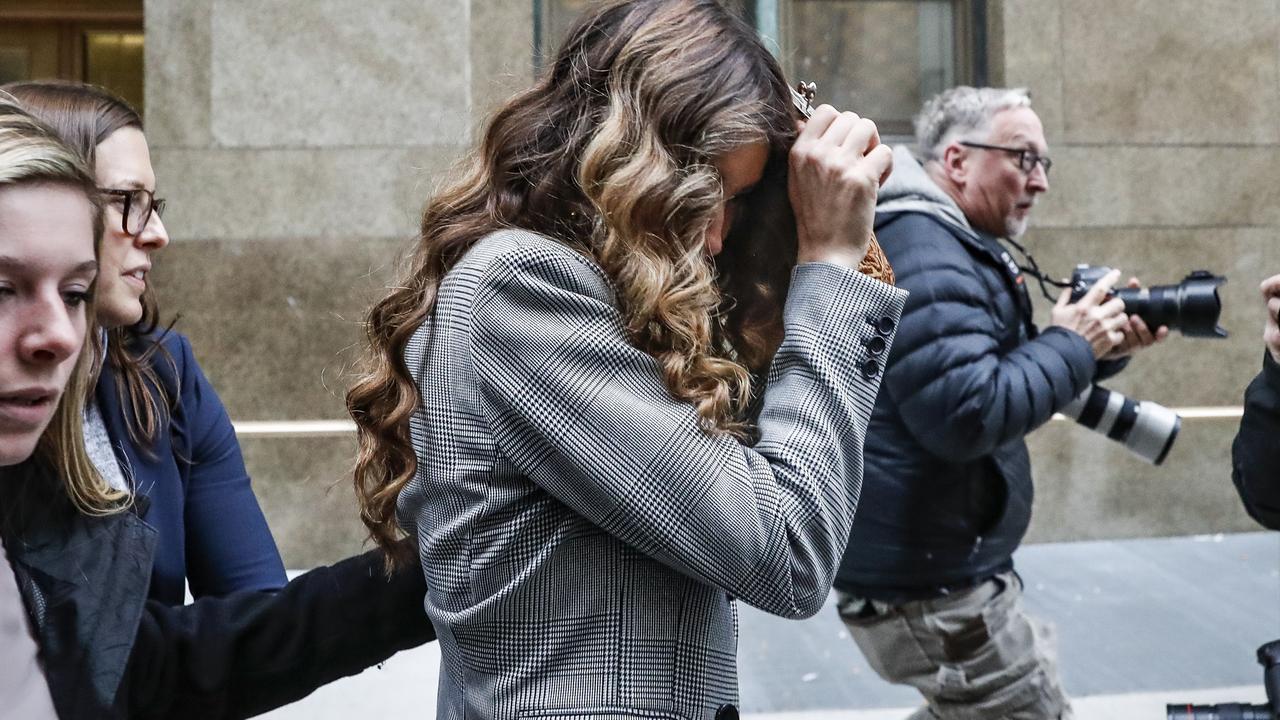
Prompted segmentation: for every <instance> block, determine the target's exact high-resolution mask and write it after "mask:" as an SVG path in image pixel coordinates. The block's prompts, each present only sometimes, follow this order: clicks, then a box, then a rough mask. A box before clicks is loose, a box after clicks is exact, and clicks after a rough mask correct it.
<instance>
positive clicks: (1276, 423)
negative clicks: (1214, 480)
mask: <svg viewBox="0 0 1280 720" xmlns="http://www.w3.org/2000/svg"><path fill="white" fill-rule="evenodd" d="M1262 297H1263V300H1264V301H1265V302H1266V307H1267V325H1266V329H1265V330H1264V331H1263V335H1262V339H1263V342H1265V343H1266V346H1267V351H1266V353H1265V354H1264V355H1263V357H1262V372H1261V373H1258V376H1257V377H1256V378H1254V379H1253V382H1251V383H1249V389H1248V390H1246V391H1245V394H1244V417H1242V418H1241V419H1240V432H1238V433H1237V434H1236V439H1235V442H1234V443H1233V444H1232V446H1231V479H1232V480H1233V481H1234V482H1235V484H1236V489H1237V490H1239V491H1240V499H1241V500H1243V501H1244V507H1245V509H1246V510H1247V511H1248V512H1249V515H1250V516H1252V517H1253V519H1255V520H1257V521H1258V522H1260V523H1262V524H1263V525H1265V526H1266V527H1269V528H1271V529H1273V530H1280V477H1278V473H1280V470H1277V469H1278V468H1280V326H1278V325H1277V321H1278V320H1280V275H1273V276H1271V277H1269V278H1267V279H1266V280H1264V281H1262Z"/></svg>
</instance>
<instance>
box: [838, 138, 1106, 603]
mask: <svg viewBox="0 0 1280 720" xmlns="http://www.w3.org/2000/svg"><path fill="white" fill-rule="evenodd" d="M904 155H905V154H904V153H902V152H898V153H897V154H896V155H895V163H894V165H895V167H894V180H891V181H890V183H889V184H888V185H886V187H885V189H884V191H882V194H881V204H880V205H879V206H878V207H877V214H876V235H877V237H878V238H879V241H880V243H881V244H882V245H883V247H884V250H885V253H886V254H887V256H888V258H889V261H890V262H891V263H892V264H893V268H894V271H895V273H896V275H897V279H898V285H899V287H901V288H903V289H906V290H908V291H910V293H911V295H910V297H908V299H907V304H906V308H905V309H904V311H903V314H902V319H901V322H900V325H899V327H898V335H897V338H896V340H895V341H894V343H893V346H892V348H891V350H890V353H889V356H888V362H887V369H886V371H885V377H884V382H883V385H882V387H881V390H880V394H879V397H878V398H877V400H876V406H875V411H874V413H873V415H872V419H871V426H870V428H869V430H868V433H867V441H866V449H865V461H866V474H865V478H866V479H865V481H864V483H863V486H862V498H861V500H860V502H859V505H858V512H857V516H856V517H855V519H854V523H853V529H852V531H851V535H850V540H849V546H848V550H847V551H846V554H845V557H844V560H843V563H842V565H841V567H840V572H839V574H838V576H837V580H836V587H838V588H841V589H843V590H847V591H850V592H853V593H856V594H858V595H861V596H863V597H872V598H876V599H882V600H887V601H891V602H892V601H905V600H912V599H920V598H926V597H932V596H936V595H937V594H939V592H940V589H942V588H947V587H954V586H961V585H965V584H967V583H969V582H973V581H977V580H981V579H983V578H986V577H989V576H990V575H993V574H995V573H998V572H1002V571H1004V570H1007V569H1009V568H1010V567H1012V554H1013V551H1014V549H1016V548H1017V547H1018V544H1019V543H1020V542H1021V540H1022V537H1023V535H1024V534H1025V532H1026V529H1027V525H1028V523H1029V522H1030V518H1031V500H1032V484H1031V464H1030V460H1029V458H1028V455H1027V447H1026V443H1025V442H1024V440H1023V437H1024V436H1025V435H1026V434H1027V433H1029V432H1031V431H1032V430H1034V429H1035V428H1037V427H1039V426H1040V425H1041V424H1043V423H1045V422H1046V421H1048V420H1049V418H1050V417H1051V416H1052V415H1053V413H1054V412H1056V411H1058V410H1059V409H1061V408H1062V407H1064V406H1065V405H1066V404H1067V403H1069V402H1070V401H1071V399H1072V398H1074V397H1075V396H1077V395H1078V394H1080V393H1081V392H1083V391H1084V390H1085V388H1087V387H1088V385H1089V383H1090V382H1091V381H1092V380H1093V379H1094V375H1095V372H1096V370H1097V363H1095V361H1094V357H1093V353H1092V351H1091V349H1090V346H1089V343H1088V342H1087V341H1086V340H1085V339H1084V338H1083V337H1081V336H1080V335H1078V334H1076V333H1074V332H1071V331H1069V330H1065V329H1062V328H1057V327H1050V328H1048V329H1047V330H1045V331H1044V332H1038V331H1037V329H1036V328H1035V326H1034V325H1033V324H1032V323H1031V318H1030V316H1029V315H1030V296H1029V295H1028V294H1027V292H1026V289H1025V283H1024V281H1023V279H1022V276H1021V275H1020V274H1019V273H1018V272H1017V267H1016V265H1015V264H1014V263H1013V260H1012V258H1011V257H1010V256H1009V254H1008V252H1007V251H1005V249H1004V248H1003V247H1002V246H1001V245H1000V243H999V241H997V240H996V239H995V238H993V237H990V236H987V235H984V234H981V233H979V232H976V231H974V230H972V229H970V228H969V227H968V226H967V223H965V222H964V220H963V217H962V216H960V214H959V211H958V208H956V207H955V205H954V204H953V203H952V202H951V200H950V199H949V198H948V197H947V196H946V195H944V194H942V191H941V190H940V189H938V188H937V186H936V185H934V184H933V183H932V181H930V180H929V179H928V177H927V176H926V175H925V174H924V172H923V170H922V169H921V168H920V165H919V164H918V163H916V162H915V161H914V160H912V159H911V158H910V156H909V155H905V157H904ZM895 180H896V181H897V184H896V187H895V182H894V181H895ZM904 184H906V185H908V187H907V188H905V189H904V187H903V185H904ZM895 191H896V192H895Z"/></svg>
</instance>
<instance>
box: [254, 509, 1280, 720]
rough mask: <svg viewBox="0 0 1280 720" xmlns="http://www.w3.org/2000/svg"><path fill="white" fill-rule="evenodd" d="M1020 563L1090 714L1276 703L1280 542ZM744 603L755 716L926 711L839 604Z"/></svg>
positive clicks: (1029, 557) (397, 691) (400, 693)
mask: <svg viewBox="0 0 1280 720" xmlns="http://www.w3.org/2000/svg"><path fill="white" fill-rule="evenodd" d="M1017 564H1018V568H1019V572H1020V573H1021V575H1022V577H1023V579H1024V580H1025V582H1026V590H1027V606H1028V608H1029V610H1030V611H1031V612H1032V613H1034V614H1036V615H1038V616H1040V617H1042V618H1045V619H1047V620H1049V621H1051V622H1053V623H1054V624H1055V625H1056V627H1057V631H1058V636H1059V641H1060V645H1061V665H1062V672H1063V682H1064V684H1065V685H1066V687H1067V690H1068V692H1070V693H1071V695H1072V697H1073V698H1074V705H1075V709H1076V717H1077V719H1078V720H1137V719H1139V718H1164V717H1165V709H1164V705H1165V703H1169V702H1176V703H1186V702H1191V703H1217V702H1255V703H1256V702H1262V701H1263V699H1264V696H1263V690H1262V685H1261V683H1262V671H1261V668H1260V667H1259V666H1258V665H1257V664H1256V662H1255V659H1254V651H1255V649H1256V648H1257V646H1258V645H1261V644H1262V643H1264V642H1266V641H1268V640H1272V639H1275V638H1277V637H1280V535H1277V534H1275V533H1246V534H1239V535H1227V536H1211V537H1193V538H1166V539H1154V540H1126V541H1108V542H1083V543H1057V544H1046V545H1032V546H1027V547H1025V548H1023V549H1022V550H1021V551H1019V554H1018V556H1017ZM828 605H831V602H830V601H829V602H828ZM739 609H740V614H741V627H740V641H739V669H740V678H741V695H742V703H741V706H742V710H743V713H744V716H745V717H749V718H754V719H755V720H899V719H900V718H904V717H905V716H906V715H907V714H909V713H910V712H911V710H912V709H913V707H914V706H915V705H917V704H918V697H917V696H916V695H915V693H914V692H913V691H910V690H907V689H903V688H898V687H893V686H890V685H887V684H886V683H884V682H883V681H882V680H880V679H879V678H878V677H876V675H875V674H874V672H872V671H871V670H870V669H869V668H868V666H867V664H866V662H865V661H864V660H863V659H862V657H861V656H860V655H859V654H858V652H857V649H856V648H855V647H854V645H853V642H852V640H850V639H849V637H848V634H847V633H846V632H845V630H844V626H843V625H842V624H841V623H840V621H839V619H838V618H837V617H836V615H835V611H834V608H833V607H826V608H824V609H823V610H822V612H820V613H819V614H818V615H817V616H815V617H814V618H812V619H810V620H807V621H804V622H793V621H786V620H781V619H779V618H775V617H772V616H768V615H765V614H764V613H761V612H759V611H756V610H754V609H752V608H749V607H745V606H740V608H739ZM438 669H439V653H438V652H437V650H436V648H435V646H434V645H430V646H427V647H425V648H420V649H418V650H415V651H412V652H408V653H401V654H400V655H398V656H396V657H395V658H392V659H391V660H390V661H389V662H387V663H386V664H385V665H384V666H383V667H382V668H380V669H375V670H370V671H366V672H365V673H363V674H361V675H359V676H356V677H354V678H349V679H347V680H343V681H341V682H338V683H335V684H333V685H331V686H329V687H326V688H323V689H322V690H320V691H318V692H317V693H316V694H315V695H313V696H311V697H310V698H307V699H305V700H303V701H302V702H300V703H297V704H295V705H293V706H290V707H288V708H284V709H281V710H278V711H276V712H274V713H270V714H268V715H266V716H264V717H268V718H273V719H274V720H294V719H297V720H301V719H302V718H307V719H308V720H313V719H314V720H327V719H329V718H335V719H336V718H349V717H375V716H382V715H384V714H392V715H394V716H395V717H420V718H430V717H434V710H435V691H436V678H437V673H438Z"/></svg>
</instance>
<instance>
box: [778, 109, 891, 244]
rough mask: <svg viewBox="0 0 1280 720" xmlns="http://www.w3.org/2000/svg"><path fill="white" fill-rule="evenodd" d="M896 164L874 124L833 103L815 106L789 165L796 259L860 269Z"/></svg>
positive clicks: (792, 152)
mask: <svg viewBox="0 0 1280 720" xmlns="http://www.w3.org/2000/svg"><path fill="white" fill-rule="evenodd" d="M892 169H893V152H892V151H891V150H890V149H889V146H887V145H882V144H881V143H880V133H879V131H878V130H876V124H875V123H873V122H871V121H870V120H868V119H866V118H861V117H858V116H857V115H856V114H854V113H851V112H838V111H837V110H836V109H835V108H833V107H831V106H830V105H820V106H819V107H818V108H817V109H816V110H814V111H813V115H812V117H810V118H809V119H808V120H807V121H805V122H804V123H803V127H802V128H801V130H800V136H799V137H798V138H797V139H796V142H795V144H794V145H793V146H792V147H791V158H790V165H789V168H788V185H789V194H790V197H791V207H792V209H793V210H794V211H795V215H796V231H797V235H798V237H797V242H798V253H797V258H796V259H797V262H802V263H804V262H833V263H839V264H841V265H846V266H848V267H851V268H857V267H858V264H859V263H861V262H862V257H863V256H864V255H866V254H867V248H868V246H869V245H870V242H871V232H872V227H873V223H874V221H875V211H876V196H877V194H878V192H879V187H880V183H881V182H882V181H883V180H885V179H887V178H888V176H889V172H890V171H891V170H892Z"/></svg>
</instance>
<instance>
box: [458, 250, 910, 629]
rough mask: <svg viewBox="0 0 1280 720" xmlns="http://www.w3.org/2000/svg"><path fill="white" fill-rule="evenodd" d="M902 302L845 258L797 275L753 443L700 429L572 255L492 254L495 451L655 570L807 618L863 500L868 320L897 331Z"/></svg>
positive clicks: (479, 361)
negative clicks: (660, 566) (843, 263)
mask: <svg viewBox="0 0 1280 720" xmlns="http://www.w3.org/2000/svg"><path fill="white" fill-rule="evenodd" d="M904 295H905V294H904V293H902V292H901V291H898V290H895V289H893V288H892V287H890V286H888V285H884V284H882V283H879V282H876V281H874V280H871V279H869V278H867V277H866V276H864V275H860V274H858V273H856V272H853V271H851V270H849V269H847V268H843V267H838V266H835V265H828V264H822V263H810V264H805V265H801V266H800V267H798V268H797V269H796V270H795V275H794V279H793V282H792V285H791V291H790V294H789V296H788V299H787V304H786V309H785V316H784V324H785V328H786V340H785V341H784V342H783V344H782V346H781V348H780V349H779V350H778V353H777V355H776V358H775V361H774V365H773V368H772V370H771V374H770V381H769V383H768V387H767V390H766V392H765V398H764V407H763V410H762V412H761V416H760V420H759V425H760V431H761V434H762V439H761V440H760V442H758V443H757V444H756V445H755V447H747V446H745V445H743V444H742V443H740V442H739V441H738V440H736V439H734V438H733V437H731V436H728V435H724V434H711V433H707V432H704V431H703V430H702V429H701V428H700V426H699V420H698V415H697V413H696V410H695V408H694V406H693V405H692V404H690V403H686V402H681V401H679V400H676V399H675V398H673V397H672V395H671V393H670V392H669V391H668V389H667V386H666V384H665V382H664V379H663V374H662V372H661V369H660V367H659V365H658V363H657V361H656V360H655V359H654V358H653V357H652V356H650V355H648V354H647V353H645V352H643V351H641V350H640V349H638V348H636V347H635V346H634V345H632V344H630V343H629V342H628V340H627V335H626V332H625V329H624V327H623V323H622V318H621V315H620V313H619V311H618V309H617V307H616V306H615V304H614V299H613V295H612V290H611V288H610V286H609V284H608V281H607V280H606V279H605V278H604V276H603V275H602V274H600V272H599V270H598V269H596V268H595V267H594V266H593V265H590V264H589V263H587V262H586V261H585V260H584V259H582V258H579V257H577V256H570V254H569V253H567V252H565V251H555V250H547V249H534V250H530V251H525V252H522V253H521V254H513V253H509V254H506V255H503V256H500V257H498V258H497V259H495V261H494V263H493V265H492V266H491V267H490V268H489V270H488V271H487V273H486V275H485V277H484V279H483V280H482V281H481V284H480V286H479V288H478V290H477V294H476V298H475V301H474V308H475V309H474V311H473V319H472V340H471V342H472V354H473V357H474V362H475V365H476V375H477V377H479V378H480V379H481V380H480V382H481V388H480V393H481V397H482V401H483V406H484V412H485V415H486V417H487V420H488V422H489V425H490V427H491V429H492V431H493V434H494V438H495V440H496V442H497V445H498V448H499V449H500V451H501V452H502V453H503V454H504V455H505V456H506V457H507V458H508V459H509V460H510V461H511V462H512V463H513V464H514V465H515V466H516V467H517V468H519V470H520V471H521V472H522V473H523V474H524V475H525V476H526V477H528V478H529V479H530V480H531V481H532V482H534V483H537V484H538V485H540V486H541V487H542V488H543V489H544V490H546V491H547V492H548V493H550V494H551V495H552V496H554V497H555V498H557V499H558V500H560V501H561V502H563V503H565V504H566V505H567V506H569V507H571V508H573V510H574V511H575V512H577V513H579V514H580V515H582V516H583V517H585V518H587V519H588V520H590V521H591V522H592V523H593V524H595V525H597V526H598V527H600V528H602V529H603V530H604V531H606V532H608V533H610V534H612V535H614V536H615V537H617V538H618V539H620V540H621V541H623V542H625V543H627V544H629V545H631V546H632V547H634V548H636V549H637V550H638V551H640V552H642V553H644V554H646V555H648V556H649V557H652V558H654V559H655V560H657V561H659V562H662V563H664V564H666V565H668V566H670V567H672V568H674V569H676V570H678V571H680V572H682V573H684V574H686V575H689V576H690V577H693V578H695V579H697V580H700V581H702V582H705V583H707V584H710V585H712V586H716V587H719V588H721V589H723V590H725V591H727V592H728V593H730V594H732V595H734V596H736V597H738V598H740V599H742V600H743V601H745V602H748V603H750V604H752V605H754V606H756V607H759V608H761V609H763V610H765V611H767V612H771V613H774V614H777V615H782V616H787V617H807V616H809V615H812V614H813V613H815V612H817V611H818V609H819V608H821V607H822V603H823V601H824V600H825V599H826V596H827V594H828V592H829V591H830V588H831V583H832V579H833V577H834V575H835V571H836V567H837V566H838V564H839V561H840V557H841V555H842V553H843V552H844V547H845V544H846V543H847V542H848V536H849V526H850V524H851V523H852V521H853V514H854V509H855V507H856V505H857V500H858V494H859V491H860V489H861V480H862V448H863V440H864V438H865V435H866V428H867V424H868V422H869V419H870V414H871V410H872V408H873V406H874V403H875V396H876V392H877V390H878V387H879V384H880V376H879V374H878V373H867V374H864V372H863V371H860V367H862V366H864V365H865V363H866V360H868V359H869V358H868V355H867V349H866V347H865V345H864V343H865V342H866V341H867V340H869V339H870V338H871V337H872V336H873V335H874V333H875V332H876V330H875V328H874V326H873V325H872V324H871V323H869V322H868V319H869V318H887V319H888V321H889V322H886V323H883V325H884V326H886V327H889V326H891V324H892V323H893V322H896V320H897V318H898V316H899V314H900V311H901V307H902V303H903V300H904ZM889 339H890V340H891V339H892V338H891V337H890V338H889Z"/></svg>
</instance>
